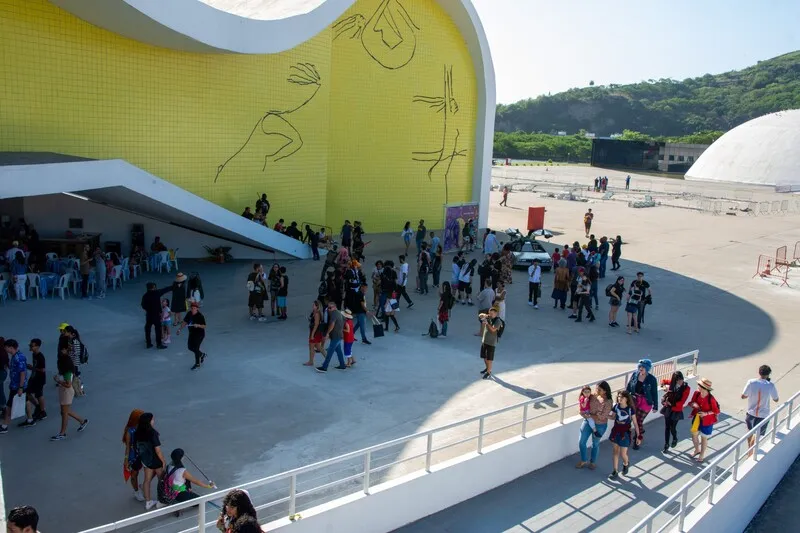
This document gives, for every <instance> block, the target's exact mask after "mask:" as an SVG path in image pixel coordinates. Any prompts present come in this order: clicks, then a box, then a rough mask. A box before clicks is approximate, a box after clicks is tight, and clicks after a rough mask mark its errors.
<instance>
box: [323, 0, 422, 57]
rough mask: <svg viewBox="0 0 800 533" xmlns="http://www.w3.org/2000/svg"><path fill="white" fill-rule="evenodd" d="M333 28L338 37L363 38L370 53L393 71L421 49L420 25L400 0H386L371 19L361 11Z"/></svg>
mask: <svg viewBox="0 0 800 533" xmlns="http://www.w3.org/2000/svg"><path fill="white" fill-rule="evenodd" d="M333 31H334V33H335V36H334V40H336V39H338V38H339V37H341V36H342V35H346V36H348V38H349V39H360V40H361V45H362V46H363V47H364V50H365V51H366V52H367V54H368V55H369V56H370V57H371V58H372V59H374V60H375V62H376V63H378V64H379V65H381V66H382V67H384V68H386V69H389V70H396V69H399V68H402V67H404V66H406V65H407V64H408V63H409V62H410V61H411V60H412V59H413V58H414V55H415V53H416V51H417V35H416V32H417V31H419V26H417V25H416V23H415V22H414V21H413V19H412V18H411V15H409V14H408V11H407V10H406V8H405V7H403V4H401V3H400V1H399V0H382V1H381V3H380V5H379V6H378V9H376V10H375V12H374V13H373V14H372V16H371V17H370V18H369V20H367V19H366V18H365V17H364V16H363V15H361V14H360V13H357V14H355V15H351V16H349V17H346V18H344V19H342V20H340V21H339V22H337V23H336V24H334V25H333Z"/></svg>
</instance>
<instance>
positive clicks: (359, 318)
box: [353, 313, 367, 341]
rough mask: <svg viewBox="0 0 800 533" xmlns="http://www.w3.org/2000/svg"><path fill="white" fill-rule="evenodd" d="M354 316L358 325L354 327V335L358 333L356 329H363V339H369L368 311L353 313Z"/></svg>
mask: <svg viewBox="0 0 800 533" xmlns="http://www.w3.org/2000/svg"><path fill="white" fill-rule="evenodd" d="M353 318H355V319H356V327H355V328H354V329H353V335H355V334H356V331H358V330H359V329H361V340H362V341H366V340H367V314H366V313H356V314H354V315H353Z"/></svg>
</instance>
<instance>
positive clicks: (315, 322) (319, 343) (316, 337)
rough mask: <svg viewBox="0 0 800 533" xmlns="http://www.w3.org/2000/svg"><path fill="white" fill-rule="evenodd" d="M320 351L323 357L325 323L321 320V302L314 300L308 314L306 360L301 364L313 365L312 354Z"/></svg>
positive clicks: (324, 354)
mask: <svg viewBox="0 0 800 533" xmlns="http://www.w3.org/2000/svg"><path fill="white" fill-rule="evenodd" d="M317 352H319V353H321V354H322V357H325V356H326V355H327V354H326V353H325V324H324V323H323V321H322V302H320V301H319V300H314V303H312V304H311V314H310V315H309V316H308V361H306V362H305V363H303V366H314V354H315V353H317Z"/></svg>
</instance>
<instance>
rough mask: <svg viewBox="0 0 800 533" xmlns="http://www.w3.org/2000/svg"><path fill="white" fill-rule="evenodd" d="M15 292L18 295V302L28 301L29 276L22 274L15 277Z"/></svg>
mask: <svg viewBox="0 0 800 533" xmlns="http://www.w3.org/2000/svg"><path fill="white" fill-rule="evenodd" d="M14 278H15V279H14V281H15V283H14V290H15V291H16V293H17V301H20V302H24V301H25V299H26V293H27V290H26V289H27V283H28V276H26V275H25V274H20V275H16V276H14Z"/></svg>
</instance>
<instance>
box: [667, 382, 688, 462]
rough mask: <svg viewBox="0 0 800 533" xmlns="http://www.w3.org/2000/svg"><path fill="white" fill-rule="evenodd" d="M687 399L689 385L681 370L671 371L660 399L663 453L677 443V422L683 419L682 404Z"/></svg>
mask: <svg viewBox="0 0 800 533" xmlns="http://www.w3.org/2000/svg"><path fill="white" fill-rule="evenodd" d="M688 399H689V385H687V384H686V382H685V381H684V380H683V372H681V371H680V370H676V371H675V372H673V373H672V378H671V379H670V380H669V385H665V386H664V397H663V398H662V399H661V405H662V407H661V414H663V415H664V449H663V450H662V451H663V453H667V452H668V451H669V449H670V447H672V448H674V447H675V446H677V445H678V422H680V421H681V420H683V406H684V405H685V404H686V401H687V400H688ZM670 436H672V442H671V443H670Z"/></svg>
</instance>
